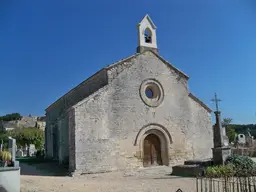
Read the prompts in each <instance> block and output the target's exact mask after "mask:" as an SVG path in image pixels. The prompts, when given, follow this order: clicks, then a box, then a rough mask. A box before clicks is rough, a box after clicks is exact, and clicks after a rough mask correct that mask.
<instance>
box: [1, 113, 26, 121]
mask: <svg viewBox="0 0 256 192" xmlns="http://www.w3.org/2000/svg"><path fill="white" fill-rule="evenodd" d="M21 117H22V116H21V115H20V114H19V113H11V114H6V115H4V116H0V121H1V120H2V121H14V120H20V119H21Z"/></svg>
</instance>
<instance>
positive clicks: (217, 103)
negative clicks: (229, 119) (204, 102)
mask: <svg viewBox="0 0 256 192" xmlns="http://www.w3.org/2000/svg"><path fill="white" fill-rule="evenodd" d="M211 101H213V102H214V103H215V105H216V111H219V102H220V101H221V100H220V99H218V97H217V94H216V93H215V94H214V99H212V100H211Z"/></svg>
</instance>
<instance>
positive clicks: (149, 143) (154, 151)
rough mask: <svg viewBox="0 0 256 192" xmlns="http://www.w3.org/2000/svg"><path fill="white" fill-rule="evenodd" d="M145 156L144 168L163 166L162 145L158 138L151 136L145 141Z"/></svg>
mask: <svg viewBox="0 0 256 192" xmlns="http://www.w3.org/2000/svg"><path fill="white" fill-rule="evenodd" d="M143 148H144V155H143V166H144V167H148V166H156V165H162V158H161V143H160V139H159V138H158V136H156V135H154V134H149V135H148V136H147V137H146V138H145V139H144V147H143Z"/></svg>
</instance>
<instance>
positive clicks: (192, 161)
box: [184, 159, 213, 167]
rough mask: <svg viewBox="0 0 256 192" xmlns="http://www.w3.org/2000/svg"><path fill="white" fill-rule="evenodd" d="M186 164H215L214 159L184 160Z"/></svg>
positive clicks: (205, 165)
mask: <svg viewBox="0 0 256 192" xmlns="http://www.w3.org/2000/svg"><path fill="white" fill-rule="evenodd" d="M184 164H185V165H200V166H202V167H207V166H211V165H213V160H212V159H203V160H202V159H201V160H187V161H185V162H184Z"/></svg>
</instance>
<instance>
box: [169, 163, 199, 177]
mask: <svg viewBox="0 0 256 192" xmlns="http://www.w3.org/2000/svg"><path fill="white" fill-rule="evenodd" d="M203 171H204V169H203V168H202V167H201V166H200V165H177V166H173V167H172V175H174V176H182V177H196V176H201V175H202V174H203Z"/></svg>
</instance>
